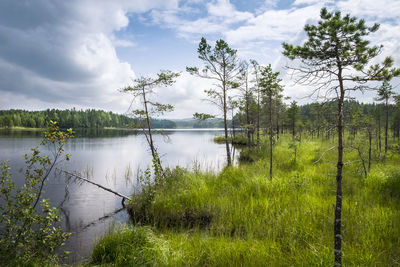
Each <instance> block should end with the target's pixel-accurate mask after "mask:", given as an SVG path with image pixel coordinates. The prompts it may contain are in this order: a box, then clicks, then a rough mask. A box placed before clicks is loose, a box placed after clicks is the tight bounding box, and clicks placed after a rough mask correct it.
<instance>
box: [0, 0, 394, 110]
mask: <svg viewBox="0 0 400 267" xmlns="http://www.w3.org/2000/svg"><path fill="white" fill-rule="evenodd" d="M277 3H278V1H276V0H267V1H265V3H264V4H262V5H261V6H260V7H259V8H258V10H256V11H254V12H253V13H251V12H244V11H239V10H238V9H237V8H236V7H235V6H234V5H233V4H232V3H231V2H230V1H228V0H212V1H201V0H192V1H184V2H182V1H180V2H179V1H178V0H148V1H141V0H132V1H124V0H115V1H107V0H98V1H94V0H81V1H78V0H71V1H62V0H54V1H47V0H37V1H35V2H33V1H14V0H3V1H1V2H0V93H1V96H2V97H1V100H0V108H6V107H17V106H21V107H23V105H22V103H25V104H26V106H27V107H33V108H34V107H38V108H39V107H40V108H46V107H72V106H76V107H93V108H104V109H109V110H114V111H118V112H123V111H125V110H126V108H127V107H128V105H129V98H128V97H127V96H124V95H122V94H120V93H118V92H117V88H120V87H122V86H125V85H127V84H129V82H130V79H131V78H132V77H134V76H135V73H134V70H133V69H132V67H131V65H130V64H129V63H128V62H123V61H122V60H121V59H120V58H119V57H118V55H117V53H116V47H133V46H137V45H138V44H137V43H136V41H137V39H136V38H139V37H137V36H135V32H133V33H131V32H129V33H128V32H125V31H124V30H125V29H126V28H127V26H128V25H129V23H131V22H132V20H136V21H141V22H142V23H144V21H143V20H144V19H145V18H148V14H150V18H151V21H149V20H148V19H146V21H145V23H151V26H156V25H158V26H160V27H161V28H169V29H173V30H174V31H175V33H176V35H177V36H180V37H184V38H185V39H186V40H188V41H190V42H196V43H197V42H198V40H199V37H200V36H205V37H207V39H211V40H214V39H217V38H224V39H226V40H227V42H228V43H229V44H230V45H231V46H232V47H233V48H235V49H238V53H239V54H240V56H241V57H244V58H247V59H249V58H255V59H257V60H258V61H259V62H260V63H263V64H268V63H273V67H274V69H276V70H278V71H282V70H283V68H282V67H283V66H284V65H285V61H286V59H285V58H284V57H282V55H281V43H282V42H283V41H286V42H289V43H294V44H299V43H301V42H302V41H303V40H304V39H305V37H306V36H305V34H304V31H303V28H304V25H305V24H306V23H312V24H314V23H316V22H317V20H318V19H319V13H320V9H321V7H323V6H326V5H327V6H328V9H329V10H337V9H339V10H341V11H342V13H344V14H345V13H351V14H352V15H354V16H357V17H358V18H365V19H366V22H367V25H372V24H373V23H375V22H378V23H381V28H380V30H379V31H378V32H377V33H374V34H372V35H371V36H370V40H371V43H372V44H383V45H384V49H383V51H382V56H381V57H380V58H379V60H381V59H382V57H383V56H387V55H391V56H393V57H394V59H395V62H396V63H397V65H399V64H400V54H399V53H398V51H399V50H400V16H399V15H398V14H400V1H393V0H382V1H375V0H363V1H354V0H342V1H331V0H326V1H316V0H296V1H295V2H294V3H293V4H292V5H291V6H287V7H286V8H285V9H282V8H280V9H277V8H276V7H277V6H278V5H277ZM199 6H201V7H202V8H199ZM148 11H150V12H149V13H146V12H148ZM144 13H145V15H143V14H144ZM171 38H174V37H171ZM141 49H143V51H146V53H149V52H151V51H150V50H146V49H150V48H143V47H142V48H141ZM171 53H172V52H171ZM174 53H177V52H174ZM193 53H196V51H193ZM177 54H178V53H177ZM176 60H179V58H177V59H176ZM130 63H132V64H134V62H130ZM195 64H196V63H194V65H195ZM283 75H285V73H283ZM284 81H285V84H287V86H286V89H285V90H286V91H285V93H287V94H289V95H291V96H295V97H297V98H298V99H301V96H302V95H305V94H306V92H307V91H308V90H310V88H306V87H300V86H293V84H292V82H291V81H290V80H289V77H286V76H285V78H284ZM210 86H211V85H210V84H209V83H208V81H206V80H202V79H198V78H195V77H192V76H190V75H189V74H187V73H182V76H181V77H180V78H178V80H177V82H176V84H175V85H174V86H172V87H170V88H164V89H163V90H160V92H159V94H160V96H159V100H160V102H167V103H171V104H175V107H176V108H175V110H176V111H175V112H174V113H172V114H171V116H172V117H191V114H193V113H194V112H196V111H198V112H209V111H210V109H211V110H212V111H213V112H215V110H213V108H212V107H210V105H209V104H206V103H204V102H202V101H201V100H199V99H202V98H204V97H205V95H204V93H203V90H204V89H208V88H210ZM18 99H20V101H21V102H20V103H21V104H20V103H18V104H13V103H17V102H18V101H17V100H18ZM52 105H53V106H52Z"/></svg>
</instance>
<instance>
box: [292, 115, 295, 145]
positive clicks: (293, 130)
mask: <svg viewBox="0 0 400 267" xmlns="http://www.w3.org/2000/svg"><path fill="white" fill-rule="evenodd" d="M295 129H296V118H295V117H294V116H293V118H292V138H293V140H294V137H295V135H296V130H295Z"/></svg>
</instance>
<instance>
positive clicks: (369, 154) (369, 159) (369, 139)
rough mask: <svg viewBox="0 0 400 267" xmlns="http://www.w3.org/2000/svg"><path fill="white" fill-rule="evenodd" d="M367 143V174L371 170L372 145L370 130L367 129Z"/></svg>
mask: <svg viewBox="0 0 400 267" xmlns="http://www.w3.org/2000/svg"><path fill="white" fill-rule="evenodd" d="M368 141H369V147H368V172H369V171H370V170H371V145H372V133H371V129H368Z"/></svg>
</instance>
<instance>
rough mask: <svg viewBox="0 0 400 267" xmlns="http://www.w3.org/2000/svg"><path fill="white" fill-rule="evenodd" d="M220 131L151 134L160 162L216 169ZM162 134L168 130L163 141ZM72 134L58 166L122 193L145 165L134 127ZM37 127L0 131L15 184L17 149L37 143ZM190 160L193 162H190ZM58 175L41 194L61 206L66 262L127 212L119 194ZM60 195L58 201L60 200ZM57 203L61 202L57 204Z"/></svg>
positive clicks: (85, 251)
mask: <svg viewBox="0 0 400 267" xmlns="http://www.w3.org/2000/svg"><path fill="white" fill-rule="evenodd" d="M221 133H222V132H221V131H215V130H213V131H211V130H204V129H201V130H167V131H164V133H162V134H161V133H160V132H157V133H156V134H155V135H154V141H155V144H156V145H157V147H158V151H159V153H160V156H161V160H162V162H163V165H165V166H170V167H174V166H176V165H180V166H182V167H188V168H199V166H198V165H200V168H201V169H209V170H215V171H216V170H219V169H220V168H221V167H222V166H223V164H224V159H225V154H224V153H225V147H224V145H218V144H215V143H213V142H212V139H213V137H214V136H215V135H217V134H221ZM165 134H168V138H167V141H168V142H165V139H166V137H165ZM75 136H76V138H74V139H72V140H71V141H70V143H69V144H68V145H66V147H65V152H67V153H70V154H71V155H72V157H71V161H70V162H63V163H61V164H60V165H59V166H58V167H59V168H62V169H66V170H70V171H79V172H81V173H82V174H83V175H84V176H86V177H91V179H93V181H94V182H96V183H99V184H101V185H104V186H106V187H108V188H111V189H112V190H115V191H117V192H120V193H121V194H124V195H130V194H132V193H133V192H134V190H135V186H136V182H137V181H136V178H137V177H136V175H137V172H138V170H139V169H144V168H146V167H149V166H150V165H151V155H150V151H149V149H148V147H147V143H146V140H145V138H144V136H143V135H142V134H140V132H137V131H127V130H88V131H86V130H85V131H77V133H76V134H75ZM40 138H41V133H40V132H38V131H34V132H32V131H4V130H2V131H0V152H1V153H0V160H9V161H10V166H11V168H12V169H11V173H12V175H13V177H14V179H15V181H16V184H17V185H18V184H19V185H21V184H22V182H23V174H22V173H20V172H18V171H17V170H18V169H20V168H21V167H23V166H24V160H23V158H22V155H23V154H25V153H29V149H30V148H31V147H35V146H38V145H39V143H40ZM194 163H195V164H194ZM68 192H69V193H68V195H67V196H68V198H67V199H66V200H65V196H66V182H65V179H64V177H63V176H61V175H59V176H57V177H56V178H55V179H51V180H49V181H48V183H47V187H46V192H45V194H44V196H45V197H46V198H49V199H50V201H51V203H52V204H53V205H54V206H61V210H60V214H61V215H62V217H63V221H62V223H63V227H64V229H65V230H68V231H70V232H71V233H72V236H71V238H70V239H69V240H68V241H67V243H66V249H67V250H70V251H72V253H71V257H70V262H76V261H79V260H81V259H82V258H83V257H87V256H89V255H90V251H91V248H92V245H93V242H94V241H95V240H96V239H98V238H99V237H100V236H101V235H102V234H104V233H105V232H107V230H108V229H109V227H110V224H112V223H115V222H116V223H118V222H125V221H127V220H128V218H129V217H128V214H127V213H126V211H125V210H120V208H121V199H120V198H119V197H117V196H115V195H113V194H111V193H109V192H106V191H103V190H100V189H98V188H97V187H96V186H93V185H90V184H87V183H82V184H80V185H79V184H71V183H70V184H69V185H68ZM63 201H64V202H63ZM61 204H62V205H61Z"/></svg>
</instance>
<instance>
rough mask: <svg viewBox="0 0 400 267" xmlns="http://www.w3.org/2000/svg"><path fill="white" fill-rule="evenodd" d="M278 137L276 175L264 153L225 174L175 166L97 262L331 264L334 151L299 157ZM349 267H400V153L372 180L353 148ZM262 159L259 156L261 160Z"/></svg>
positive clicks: (348, 185)
mask: <svg viewBox="0 0 400 267" xmlns="http://www.w3.org/2000/svg"><path fill="white" fill-rule="evenodd" d="M289 140H290V138H289V137H285V138H280V140H279V142H278V143H277V146H276V149H275V152H274V155H275V160H274V162H275V163H276V165H274V178H273V179H272V180H270V179H269V178H267V174H268V170H269V169H268V168H269V166H268V160H267V158H266V156H265V155H267V148H266V147H263V148H260V149H258V151H254V152H253V153H252V154H253V155H255V156H254V158H255V159H256V161H255V162H253V163H251V164H246V165H241V166H235V167H230V168H226V169H224V170H223V171H222V172H220V173H219V174H213V173H203V172H190V171H187V170H183V169H176V170H174V171H172V173H171V174H170V175H169V178H168V180H167V182H165V183H164V184H162V186H160V187H159V188H157V190H156V193H155V197H154V200H151V201H147V200H148V198H146V197H145V196H140V195H138V196H135V197H134V202H133V203H131V204H130V212H131V214H132V215H133V217H134V219H135V220H136V222H137V224H136V226H133V225H125V226H124V227H122V228H119V229H114V230H111V231H110V233H108V234H107V235H106V236H105V237H103V238H102V239H101V240H100V241H99V242H98V243H97V245H96V246H95V249H94V251H93V259H92V260H93V261H92V264H99V265H108V264H115V265H116V266H135V265H152V266H154V265H155V266H266V265H270V266H333V217H334V216H333V214H334V208H333V204H334V203H335V170H336V166H335V164H332V163H331V162H329V161H332V162H334V161H335V159H336V158H335V150H331V151H329V152H327V153H325V154H324V158H323V159H322V160H320V161H318V163H314V162H315V161H317V160H318V159H319V158H320V156H321V153H322V152H323V151H325V150H326V149H327V148H330V147H332V145H333V144H332V143H330V142H327V141H321V140H308V141H307V140H305V139H303V142H302V143H301V144H300V146H299V147H298V150H297V158H296V160H294V156H293V154H294V153H293V149H291V148H290V146H289V143H290V142H289ZM345 155H346V158H345V162H353V163H352V164H349V165H346V166H345V169H344V180H343V188H344V199H343V213H342V218H343V252H344V256H343V264H344V265H345V266H396V265H399V264H400V164H399V162H400V155H399V154H394V153H391V154H389V155H388V156H387V157H386V161H382V160H379V159H375V161H374V162H373V165H372V168H371V171H370V173H369V175H368V177H367V178H365V177H364V176H363V171H362V168H361V165H360V162H358V161H357V160H358V154H357V152H356V151H351V150H348V151H346V154H345ZM257 158H259V159H258V160H257Z"/></svg>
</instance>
